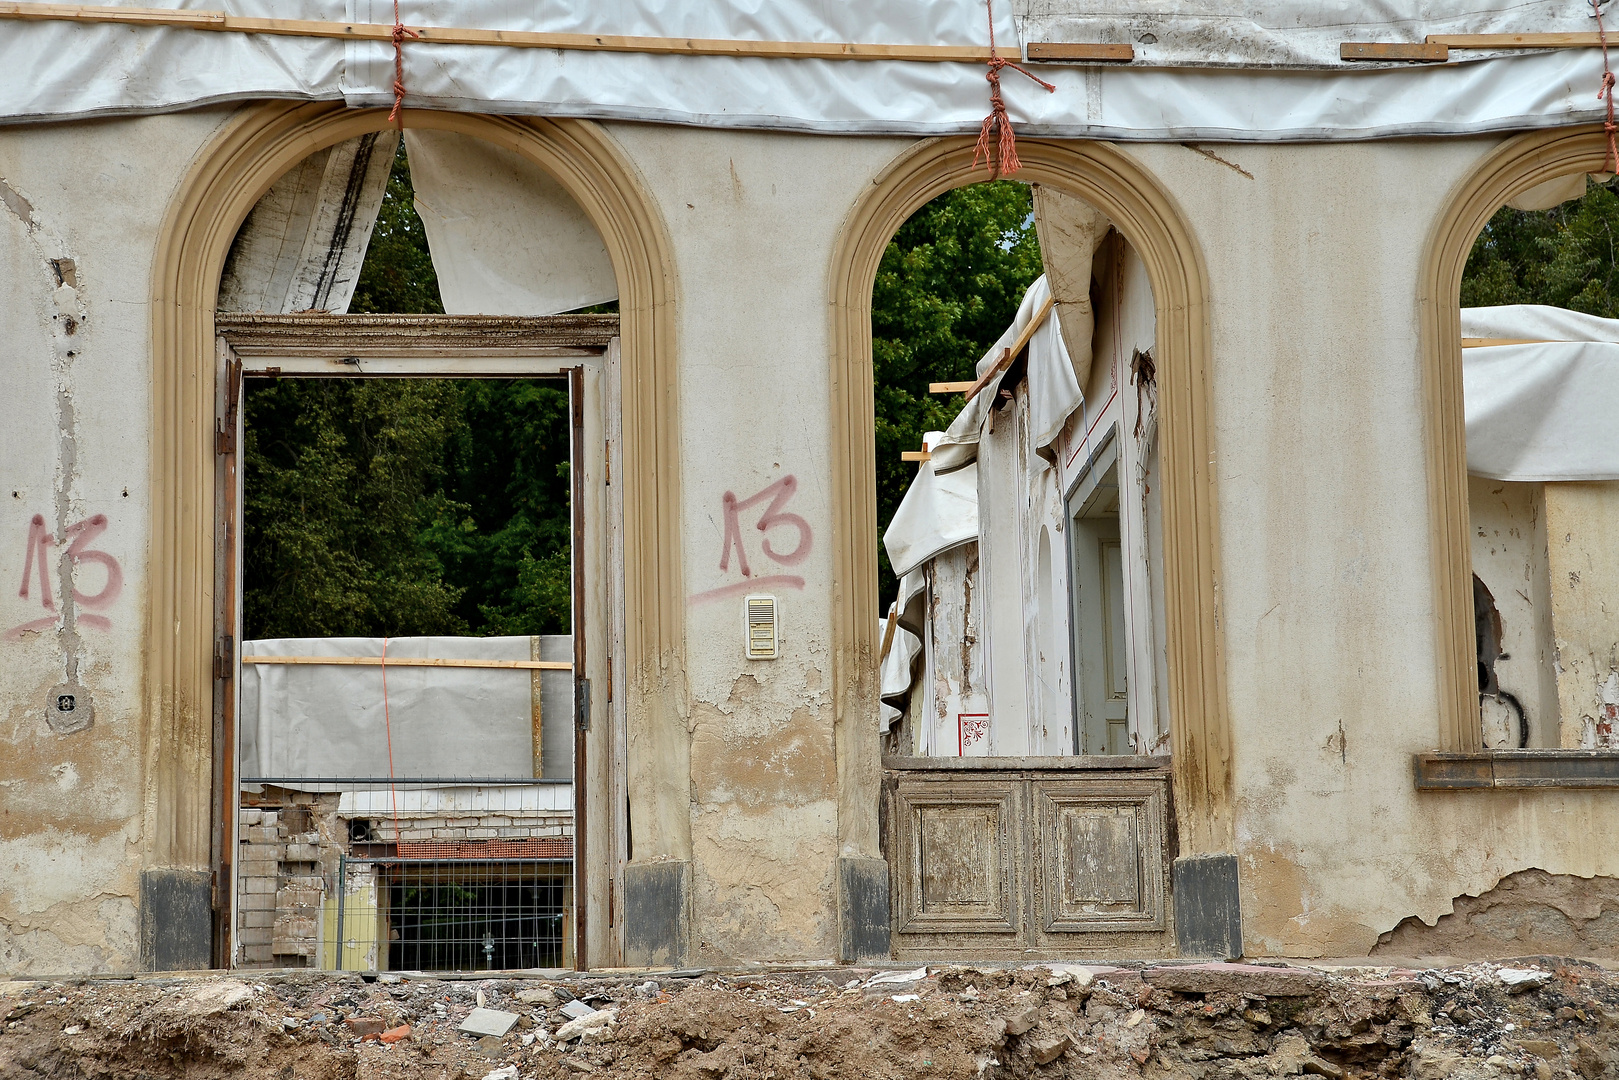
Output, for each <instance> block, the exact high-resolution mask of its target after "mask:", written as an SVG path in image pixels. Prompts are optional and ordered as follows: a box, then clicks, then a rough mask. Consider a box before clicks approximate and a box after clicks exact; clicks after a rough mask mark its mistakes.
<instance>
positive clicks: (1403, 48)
mask: <svg viewBox="0 0 1619 1080" xmlns="http://www.w3.org/2000/svg"><path fill="white" fill-rule="evenodd" d="M1338 59H1340V60H1423V61H1445V60H1449V59H1450V46H1448V45H1441V44H1437V43H1434V42H1431V41H1428V42H1407V41H1345V42H1343V43H1342V44H1340V45H1339V46H1338Z"/></svg>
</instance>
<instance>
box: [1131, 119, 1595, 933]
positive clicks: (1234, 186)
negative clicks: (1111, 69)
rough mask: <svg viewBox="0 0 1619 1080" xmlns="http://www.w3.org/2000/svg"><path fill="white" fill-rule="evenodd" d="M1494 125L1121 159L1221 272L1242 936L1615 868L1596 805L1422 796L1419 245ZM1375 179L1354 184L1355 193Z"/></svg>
mask: <svg viewBox="0 0 1619 1080" xmlns="http://www.w3.org/2000/svg"><path fill="white" fill-rule="evenodd" d="M1497 145H1499V142H1498V140H1496V139H1493V138H1480V139H1445V140H1411V141H1397V142H1385V143H1359V144H1341V145H1320V146H1285V147H1284V146H1251V145H1245V146H1222V147H1219V148H1218V149H1219V152H1220V154H1221V156H1222V157H1224V158H1227V159H1229V160H1230V161H1231V162H1234V163H1235V164H1236V165H1238V166H1240V167H1241V169H1242V170H1243V171H1242V172H1238V171H1236V170H1234V169H1232V168H1228V167H1226V165H1224V164H1222V163H1220V162H1216V161H1211V160H1209V159H1208V158H1207V157H1205V156H1203V155H1201V154H1198V153H1195V152H1194V151H1193V150H1191V149H1189V148H1184V147H1179V146H1139V145H1133V146H1130V147H1128V148H1127V149H1128V152H1129V153H1130V154H1132V155H1134V156H1136V157H1138V158H1139V159H1141V160H1142V161H1144V162H1145V163H1146V164H1147V165H1148V167H1149V168H1151V169H1152V170H1153V172H1154V174H1155V175H1156V176H1157V177H1158V178H1159V179H1160V180H1161V181H1162V182H1163V183H1164V184H1165V185H1166V186H1167V187H1168V188H1169V189H1170V191H1171V192H1172V193H1173V195H1174V197H1175V198H1176V199H1177V201H1179V203H1180V205H1181V207H1182V208H1183V210H1184V212H1185V213H1186V215H1187V217H1188V218H1190V219H1191V221H1192V222H1193V224H1194V228H1195V229H1196V231H1197V233H1198V239H1199V242H1200V244H1201V247H1202V253H1203V256H1204V258H1205V259H1206V261H1207V265H1208V271H1209V278H1210V281H1211V283H1212V285H1211V288H1212V295H1211V309H1210V331H1211V335H1212V343H1213V363H1212V368H1211V370H1210V372H1209V375H1208V386H1209V388H1210V395H1211V402H1212V412H1213V416H1212V420H1213V427H1212V437H1211V440H1210V442H1211V450H1212V455H1211V457H1212V461H1211V464H1212V467H1213V469H1214V480H1215V485H1216V498H1217V500H1218V513H1219V535H1220V545H1221V547H1220V562H1219V582H1218V589H1219V596H1220V604H1221V619H1222V624H1223V629H1224V634H1225V650H1226V651H1225V655H1226V664H1227V668H1226V685H1227V694H1228V702H1229V708H1230V715H1231V723H1232V742H1233V746H1234V749H1233V764H1232V771H1233V779H1234V790H1235V797H1236V806H1237V813H1238V819H1237V842H1236V854H1237V856H1238V860H1239V866H1240V871H1241V887H1242V907H1243V923H1244V935H1245V944H1246V948H1247V950H1248V952H1249V953H1250V954H1251V955H1291V956H1322V955H1326V956H1352V955H1365V954H1366V953H1367V952H1368V951H1370V950H1371V949H1372V948H1373V947H1374V946H1375V945H1376V943H1377V941H1378V938H1379V936H1380V935H1382V934H1384V933H1387V932H1389V931H1392V930H1393V929H1394V928H1395V927H1396V926H1399V925H1400V924H1401V923H1402V922H1403V921H1404V920H1406V919H1408V918H1411V917H1415V918H1417V919H1418V920H1419V921H1421V922H1423V923H1426V924H1428V925H1432V924H1433V923H1434V922H1435V920H1437V919H1438V918H1440V917H1441V916H1443V915H1446V914H1449V913H1450V912H1451V911H1452V908H1453V905H1454V903H1455V901H1456V898H1458V897H1461V896H1465V895H1470V896H1479V895H1481V894H1483V893H1486V892H1488V891H1489V890H1491V889H1492V888H1494V887H1495V886H1496V885H1497V883H1498V882H1500V881H1501V880H1502V879H1503V878H1504V877H1507V876H1508V875H1510V874H1513V873H1515V872H1518V871H1522V870H1526V869H1529V868H1532V867H1535V868H1540V869H1542V870H1544V871H1545V872H1547V873H1548V874H1552V875H1572V876H1574V877H1579V878H1590V877H1595V876H1615V875H1619V851H1616V850H1615V849H1614V847H1613V845H1611V844H1606V843H1602V842H1601V841H1600V839H1599V838H1600V837H1602V836H1604V835H1605V834H1606V832H1607V828H1608V826H1607V821H1608V819H1609V818H1610V817H1611V806H1612V795H1611V793H1604V792H1601V791H1590V790H1584V791H1580V790H1545V791H1516V792H1514V791H1500V792H1479V793H1471V794H1468V793H1449V792H1418V791H1416V790H1415V785H1414V783H1413V780H1412V764H1411V762H1412V755H1413V754H1415V753H1417V752H1419V751H1430V750H1434V749H1437V748H1438V746H1439V738H1440V736H1439V727H1438V717H1437V713H1436V710H1435V707H1434V703H1435V701H1436V697H1437V693H1438V680H1437V667H1436V658H1435V657H1436V653H1435V645H1434V642H1435V634H1436V630H1435V622H1434V611H1433V599H1432V598H1433V585H1432V579H1431V569H1430V566H1431V559H1430V552H1429V548H1428V544H1429V529H1428V505H1427V479H1426V474H1425V461H1424V454H1425V451H1424V445H1423V434H1422V433H1423V424H1424V416H1423V411H1422V410H1423V397H1422V389H1421V388H1422V383H1421V378H1422V366H1421V365H1422V358H1421V354H1420V351H1419V349H1420V346H1419V332H1418V317H1419V310H1418V304H1417V298H1418V295H1419V291H1420V286H1419V279H1420V273H1421V267H1422V260H1423V258H1424V254H1425V246H1426V244H1427V243H1428V237H1429V235H1430V234H1431V231H1432V229H1433V227H1434V223H1435V221H1437V220H1438V218H1439V217H1440V215H1441V214H1442V213H1443V210H1444V207H1445V205H1446V201H1447V199H1448V197H1449V194H1450V192H1451V191H1452V190H1453V189H1454V187H1455V185H1456V184H1457V183H1458V182H1459V181H1460V180H1461V179H1462V178H1463V177H1465V176H1467V175H1468V174H1470V173H1471V172H1472V171H1473V170H1475V169H1476V168H1478V167H1479V164H1480V162H1481V161H1482V159H1483V158H1484V157H1485V156H1486V155H1487V154H1488V153H1489V152H1490V151H1491V150H1493V149H1494V148H1495V147H1496V146H1497ZM1368 193H1370V194H1368Z"/></svg>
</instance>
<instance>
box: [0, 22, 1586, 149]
mask: <svg viewBox="0 0 1619 1080" xmlns="http://www.w3.org/2000/svg"><path fill="white" fill-rule="evenodd" d="M187 6H192V5H187ZM196 6H206V7H208V8H210V9H220V8H222V9H224V10H225V11H227V12H229V13H231V14H236V15H248V16H258V17H265V16H270V17H279V18H293V19H316V20H325V21H336V22H342V21H349V20H352V21H358V22H369V23H382V24H387V23H391V22H392V18H393V10H392V5H391V3H385V2H384V0H348V2H347V3H346V4H338V3H335V0H299V2H292V0H287V2H282V3H275V4H272V3H270V2H269V0H227V2H225V3H218V2H216V0H205V2H204V0H199V3H198V4H197V5H196ZM1200 6H1201V7H1204V8H1210V7H1212V6H1213V4H1212V0H1208V2H1207V3H1204V4H1201V5H1200ZM1386 8H1387V5H1386V4H1385V3H1382V2H1380V0H1342V2H1340V3H1335V4H1330V5H1320V4H1306V3H1304V2H1303V0H1293V2H1291V3H1288V4H1282V5H1273V6H1268V7H1267V8H1266V9H1265V11H1266V12H1267V13H1268V14H1265V15H1260V14H1256V13H1255V11H1257V8H1256V9H1255V10H1251V11H1247V12H1239V13H1237V14H1229V13H1216V12H1213V11H1211V10H1199V9H1198V8H1191V9H1187V8H1186V6H1185V5H1183V4H1180V3H1178V2H1175V0H1156V2H1155V3H1152V4H1142V3H1139V2H1137V3H1130V4H1117V5H1111V6H1106V5H1104V6H1097V5H1084V6H1083V7H1082V6H1081V5H1079V4H1077V3H1069V2H1067V0H1064V2H1063V3H1061V4H1057V3H1050V2H1044V3H1042V2H1037V0H1026V6H1025V8H1024V9H1023V10H1024V16H1023V17H1022V18H1017V17H1014V12H1013V10H1012V6H1011V5H1010V4H1009V3H1002V4H997V5H996V6H995V12H996V36H997V40H998V41H999V43H1000V44H1002V45H1004V46H1017V45H1019V44H1020V41H1021V37H1020V28H1021V31H1022V34H1024V35H1027V36H1028V37H1029V39H1030V40H1051V39H1056V38H1065V39H1067V40H1096V39H1101V40H1104V41H1129V42H1131V43H1132V44H1133V45H1134V46H1135V47H1136V48H1137V50H1139V51H1138V56H1139V60H1138V61H1137V62H1136V63H1134V64H1131V65H1126V66H1114V67H1099V66H1074V65H1051V64H1043V65H1040V73H1041V75H1042V77H1044V78H1046V79H1047V80H1049V81H1051V82H1052V83H1054V84H1055V85H1056V87H1057V91H1056V92H1055V93H1051V94H1048V93H1046V92H1045V91H1044V90H1042V89H1041V88H1040V87H1038V86H1036V85H1035V84H1034V83H1032V82H1030V81H1028V80H1026V79H1024V78H1023V77H1022V76H1021V75H1018V74H1017V73H1016V72H1012V71H1007V72H1004V73H1003V75H1002V79H1003V83H1004V85H1005V88H1006V90H1005V93H1006V101H1007V106H1008V109H1009V110H1010V115H1011V117H1012V119H1013V122H1014V123H1015V124H1016V125H1017V126H1018V129H1019V131H1020V133H1022V134H1028V135H1053V136H1064V137H1090V138H1104V139H1117V140H1130V139H1154V140H1164V139H1172V140H1194V139H1197V140H1204V139H1206V140H1221V139H1226V140H1300V139H1327V138H1334V139H1343V138H1380V137H1388V136H1396V135H1416V134H1442V133H1476V132H1490V131H1509V130H1517V129H1523V128H1536V127H1547V126H1553V125H1560V124H1568V123H1576V122H1588V121H1596V120H1600V119H1601V116H1602V104H1601V102H1600V101H1598V99H1597V97H1596V88H1597V87H1598V85H1599V84H1600V80H1601V73H1602V62H1601V56H1600V54H1599V52H1598V51H1597V50H1595V49H1576V50H1549V51H1543V52H1539V53H1533V54H1526V55H1513V56H1505V57H1499V58H1495V59H1486V60H1481V61H1479V62H1476V63H1455V64H1450V65H1445V66H1423V67H1391V68H1386V69H1378V70H1370V69H1366V68H1363V67H1356V66H1354V65H1346V64H1344V63H1341V62H1339V61H1338V60H1337V59H1336V58H1335V55H1334V50H1335V49H1336V45H1337V43H1338V42H1339V41H1342V40H1349V39H1352V38H1362V39H1376V40H1380V41H1401V40H1415V39H1418V38H1420V37H1421V36H1422V35H1423V34H1424V33H1426V32H1435V31H1442V32H1447V33H1456V32H1489V31H1497V30H1503V29H1521V28H1527V29H1533V30H1538V31H1548V30H1575V31H1589V30H1590V29H1592V28H1593V25H1594V24H1593V23H1592V21H1591V20H1589V19H1587V18H1586V17H1585V14H1584V11H1583V10H1582V7H1581V5H1579V4H1577V3H1574V2H1573V0H1568V2H1566V3H1557V2H1554V0H1535V2H1533V3H1525V2H1521V0H1519V2H1513V0H1477V2H1468V0H1432V2H1430V3H1425V4H1420V5H1419V6H1415V7H1413V6H1412V5H1407V6H1406V7H1405V8H1403V9H1402V10H1401V11H1399V12H1398V13H1397V17H1396V13H1391V12H1388V11H1387V10H1386ZM402 13H403V17H404V19H405V20H406V22H407V23H409V24H412V25H417V26H455V27H471V28H487V29H505V30H519V31H561V32H578V33H587V34H619V35H632V36H656V37H674V38H687V37H705V38H722V39H749V40H776V41H821V42H871V43H899V44H943V45H980V46H982V45H986V44H987V43H988V24H987V19H986V17H985V6H984V4H983V3H982V0H935V2H929V3H922V2H918V0H872V2H868V3H862V4H830V3H824V2H821V0H779V2H775V3H770V4H765V3H761V2H759V0H753V2H748V3H738V4H707V5H705V4H672V3H668V2H667V0H613V2H601V3H584V2H582V0H566V2H559V3H551V4H545V5H540V6H534V5H518V4H513V3H510V2H509V0H455V2H449V0H446V2H440V3H406V4H405V5H404V7H403V12H402ZM1082 29H1083V31H1084V32H1083V33H1082V32H1081V30H1082ZM404 52H405V78H404V83H405V87H406V90H407V94H408V103H409V104H410V105H413V106H418V107H423V108H432V109H453V110H464V111H472V112H481V113H511V114H521V115H542V116H578V117H589V118H594V119H622V120H633V121H651V122H665V123H676V124H695V125H702V126H713V127H742V128H767V129H783V130H797V131H820V132H849V133H893V134H916V135H936V134H963V133H974V132H976V131H977V130H978V127H979V124H980V123H981V121H982V120H983V118H984V116H985V114H986V112H987V111H988V89H987V87H986V85H985V82H984V67H983V65H980V64H973V63H946V64H937V63H912V62H902V61H858V62H851V61H837V60H776V59H767V58H736V57H713V56H656V55H648V54H640V53H608V52H586V51H560V50H551V49H513V48H505V47H497V46H472V45H429V44H425V43H420V42H409V41H407V42H406V44H405V47H404ZM1467 56H1468V54H1463V53H1456V54H1455V55H1454V58H1455V59H1458V60H1460V59H1466V58H1467ZM1229 64H1242V65H1248V67H1247V68H1246V69H1245V70H1232V69H1229V68H1220V67H1218V65H1229ZM1290 64H1305V65H1319V67H1318V68H1317V69H1315V70H1299V69H1290V70H1289V69H1279V68H1277V67H1275V65H1290ZM1157 65H1163V66H1157ZM1197 65H1216V66H1213V67H1202V68H1198V67H1197ZM393 75H394V65H393V49H392V47H391V46H390V45H388V44H386V43H382V42H372V41H337V40H329V39H321V38H303V37H268V36H254V35H246V34H232V33H219V32H211V31H200V30H183V29H172V28H153V27H134V26H117V27H114V26H107V25H88V24H76V23H69V22H9V21H8V22H5V23H4V24H3V33H0V119H5V120H11V121H19V120H43V119H52V118H80V117H87V116H97V115H106V114H111V113H118V112H156V111H163V110H170V109H178V108H188V107H194V106H197V105H203V104H208V103H212V102H220V101H241V100H249V99H256V98H296V99H304V100H311V99H334V100H335V99H340V100H343V101H346V102H347V103H348V104H350V105H356V106H389V105H391V104H392V103H393Z"/></svg>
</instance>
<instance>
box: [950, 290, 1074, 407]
mask: <svg viewBox="0 0 1619 1080" xmlns="http://www.w3.org/2000/svg"><path fill="white" fill-rule="evenodd" d="M1052 300H1053V298H1052V297H1049V296H1048V297H1046V302H1045V303H1044V304H1041V305H1040V310H1039V311H1037V312H1035V313H1034V318H1032V319H1030V320H1029V325H1028V326H1025V327H1024V328H1023V333H1021V334H1019V335H1018V336H1017V340H1016V341H1014V342H1012V347H1011V348H1009V349H1007V350H1006V351H1005V352H1003V353H1002V354H1001V358H1000V359H999V360H997V361H995V363H994V364H993V365H992V366H991V367H990V369H989V370H988V371H986V372H984V373H983V374H982V375H980V376H978V378H977V380H975V381H974V382H973V384H972V386H970V387H968V388H967V400H968V401H971V400H972V399H973V398H975V397H977V396H978V395H979V394H980V393H982V392H983V389H984V387H986V386H988V385H989V384H990V383H992V382H994V381H995V379H996V377H998V376H999V375H1000V374H1001V372H1003V371H1005V370H1006V369H1007V368H1009V367H1011V366H1012V358H1013V357H1015V356H1017V354H1018V353H1020V352H1022V351H1023V346H1025V345H1027V344H1028V343H1029V339H1030V338H1032V337H1034V332H1035V331H1036V330H1038V329H1040V324H1041V323H1043V322H1045V321H1046V316H1047V315H1050V314H1051V304H1052Z"/></svg>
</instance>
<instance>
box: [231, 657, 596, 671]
mask: <svg viewBox="0 0 1619 1080" xmlns="http://www.w3.org/2000/svg"><path fill="white" fill-rule="evenodd" d="M242 663H244V664H313V665H317V666H330V667H382V666H383V659H382V657H380V656H244V657H242ZM387 666H388V667H437V668H501V669H511V668H516V669H518V670H521V671H572V670H573V665H572V664H570V663H569V662H567V661H566V660H446V659H443V658H441V657H436V656H390V657H388V660H387Z"/></svg>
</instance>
